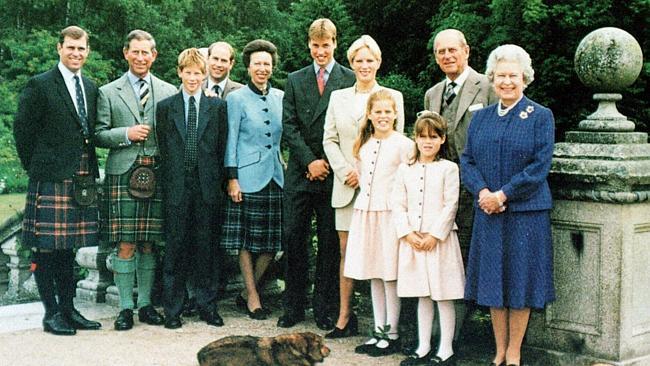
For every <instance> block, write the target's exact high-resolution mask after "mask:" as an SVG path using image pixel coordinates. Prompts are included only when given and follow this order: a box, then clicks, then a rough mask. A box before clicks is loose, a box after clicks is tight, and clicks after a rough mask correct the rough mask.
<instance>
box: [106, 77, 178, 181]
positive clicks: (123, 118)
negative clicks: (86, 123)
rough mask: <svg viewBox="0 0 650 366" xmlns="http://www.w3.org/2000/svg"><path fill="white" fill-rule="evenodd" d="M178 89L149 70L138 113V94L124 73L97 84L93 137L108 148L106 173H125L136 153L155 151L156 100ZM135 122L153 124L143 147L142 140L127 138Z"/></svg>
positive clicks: (152, 153)
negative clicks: (146, 94) (144, 101)
mask: <svg viewBox="0 0 650 366" xmlns="http://www.w3.org/2000/svg"><path fill="white" fill-rule="evenodd" d="M177 91H178V89H177V88H176V87H175V86H173V85H172V84H169V83H166V82H164V81H162V80H160V79H158V78H157V77H155V76H154V75H153V74H152V75H151V85H150V86H149V93H150V95H151V96H150V97H149V99H148V100H147V104H146V105H145V108H144V111H143V113H140V108H139V99H140V98H139V96H136V95H135V92H134V91H133V87H132V86H131V82H130V81H129V77H128V76H127V73H125V74H124V75H123V76H122V77H120V78H119V79H117V80H114V81H112V82H110V83H108V84H106V85H104V86H102V87H101V88H99V98H98V100H97V126H96V128H95V139H96V141H97V146H99V147H105V148H109V149H110V151H109V152H108V158H107V159H106V174H114V175H118V174H124V173H126V172H127V171H128V170H129V168H130V167H131V165H133V163H134V162H135V159H136V158H137V157H138V155H139V154H143V153H144V154H146V155H158V146H157V141H156V139H155V128H156V104H157V103H158V102H159V101H161V100H163V99H165V98H167V97H170V96H172V95H174V94H176V93H177ZM136 124H146V125H149V126H151V127H152V131H151V134H150V137H151V138H147V140H146V141H145V142H144V149H143V146H142V145H143V143H142V142H131V143H128V142H127V138H126V131H127V129H128V128H129V127H131V126H135V125H136Z"/></svg>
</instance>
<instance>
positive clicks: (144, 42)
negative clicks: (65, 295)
mask: <svg viewBox="0 0 650 366" xmlns="http://www.w3.org/2000/svg"><path fill="white" fill-rule="evenodd" d="M123 53H124V58H125V59H126V61H127V62H128V64H129V71H127V72H126V73H125V74H124V75H123V76H122V77H120V78H119V79H117V80H114V81H113V82H111V83H109V84H107V85H104V86H103V87H101V88H100V89H99V99H98V101H97V126H96V128H95V138H96V140H97V146H99V147H106V148H110V151H109V153H108V159H107V161H106V178H105V193H106V194H105V199H106V202H105V204H106V210H105V211H106V217H105V218H104V220H103V226H102V230H103V231H104V233H103V235H104V237H106V239H107V240H108V241H109V242H112V243H115V246H116V253H114V254H113V255H111V261H112V267H113V273H114V277H113V278H114V281H115V285H116V286H117V289H118V292H119V296H120V313H119V315H118V317H117V319H116V320H115V329H116V330H128V329H131V328H132V327H133V309H134V307H135V304H134V302H133V287H134V280H135V279H136V277H137V282H138V304H137V305H138V309H139V310H138V318H139V320H140V322H142V323H147V324H151V325H162V324H163V323H164V319H163V317H162V316H161V315H160V314H159V313H158V312H157V311H156V310H155V309H154V307H153V305H152V304H151V288H152V285H153V281H154V276H155V268H156V257H155V253H154V251H153V249H154V244H155V243H157V242H158V243H159V242H161V241H162V221H163V220H162V201H161V198H162V191H161V184H162V183H163V182H160V181H159V180H158V181H156V186H155V188H153V190H154V192H153V195H151V196H150V197H148V198H142V196H141V195H140V196H138V197H136V196H134V195H133V191H130V189H129V184H130V183H131V184H133V181H131V182H130V180H131V178H132V177H131V176H132V173H133V172H134V170H135V169H137V168H139V167H146V168H151V169H153V171H154V172H155V171H156V168H157V166H158V164H159V162H158V159H159V152H158V142H157V141H156V134H155V128H156V118H155V110H156V103H157V102H158V101H161V100H163V99H165V98H167V97H169V96H171V95H173V94H175V93H176V88H175V87H174V86H173V85H171V84H169V83H166V82H164V81H162V80H160V79H158V78H157V77H155V76H154V75H152V74H151V73H150V72H149V70H150V68H151V65H152V64H153V62H154V61H155V60H156V56H157V51H156V42H155V40H154V38H153V37H152V36H151V34H149V33H147V32H145V31H142V30H137V29H136V30H133V31H131V32H130V33H129V34H128V36H127V37H126V41H125V43H124V49H123Z"/></svg>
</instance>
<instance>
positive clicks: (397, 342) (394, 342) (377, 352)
mask: <svg viewBox="0 0 650 366" xmlns="http://www.w3.org/2000/svg"><path fill="white" fill-rule="evenodd" d="M380 342H381V341H380ZM387 342H388V346H386V347H384V348H379V347H377V346H375V348H373V349H370V350H368V353H367V355H368V356H371V357H382V356H388V355H392V354H394V353H399V352H400V350H401V349H402V340H401V339H399V338H397V339H388V340H387Z"/></svg>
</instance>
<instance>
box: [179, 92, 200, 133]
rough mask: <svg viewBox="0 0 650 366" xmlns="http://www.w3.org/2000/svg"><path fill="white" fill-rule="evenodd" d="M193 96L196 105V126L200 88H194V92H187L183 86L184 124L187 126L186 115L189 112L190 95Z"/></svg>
mask: <svg viewBox="0 0 650 366" xmlns="http://www.w3.org/2000/svg"><path fill="white" fill-rule="evenodd" d="M191 96H194V105H195V106H196V119H197V120H196V123H197V126H198V123H199V120H198V118H199V102H200V101H201V89H200V88H199V89H196V92H195V93H194V94H189V93H188V92H187V91H186V90H185V89H184V88H183V105H184V106H185V126H186V127H187V116H188V115H189V113H190V97H191Z"/></svg>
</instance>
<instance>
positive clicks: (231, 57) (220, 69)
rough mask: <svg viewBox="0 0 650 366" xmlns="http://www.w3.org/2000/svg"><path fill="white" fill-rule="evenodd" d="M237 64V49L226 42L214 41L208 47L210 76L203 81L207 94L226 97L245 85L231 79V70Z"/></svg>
mask: <svg viewBox="0 0 650 366" xmlns="http://www.w3.org/2000/svg"><path fill="white" fill-rule="evenodd" d="M234 65H235V50H234V49H233V48H232V46H231V45H230V44H228V43H226V42H214V43H213V44H211V45H210V47H209V48H208V73H209V76H208V78H207V79H206V80H205V82H204V83H203V88H204V89H205V90H206V94H208V95H213V96H216V97H218V98H221V99H224V100H225V99H226V96H227V95H228V93H230V92H233V91H235V90H237V89H239V88H241V87H242V86H243V85H242V84H240V83H238V82H236V81H232V80H230V70H232V67H233V66H234Z"/></svg>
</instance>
